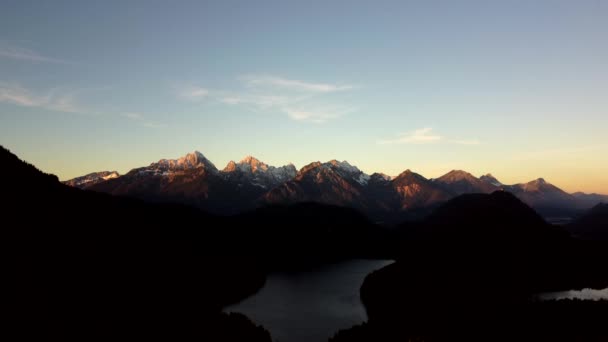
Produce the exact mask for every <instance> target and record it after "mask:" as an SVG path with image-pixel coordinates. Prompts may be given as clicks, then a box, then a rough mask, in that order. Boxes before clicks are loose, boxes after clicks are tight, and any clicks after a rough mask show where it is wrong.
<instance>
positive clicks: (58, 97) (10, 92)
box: [0, 82, 89, 114]
mask: <svg viewBox="0 0 608 342" xmlns="http://www.w3.org/2000/svg"><path fill="white" fill-rule="evenodd" d="M0 103H9V104H13V105H17V106H22V107H33V108H42V109H46V110H51V111H57V112H65V113H78V114H88V113H89V112H88V111H86V110H84V109H83V108H81V107H80V106H79V105H78V104H77V103H76V99H75V96H74V93H73V92H60V91H59V90H57V89H54V90H50V91H48V92H46V93H45V94H44V95H40V94H35V93H34V92H33V91H31V90H29V89H26V88H23V87H21V86H19V85H13V84H6V83H1V82H0Z"/></svg>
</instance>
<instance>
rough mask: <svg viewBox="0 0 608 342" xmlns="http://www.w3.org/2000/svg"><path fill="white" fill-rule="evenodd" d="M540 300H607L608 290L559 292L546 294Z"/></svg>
mask: <svg viewBox="0 0 608 342" xmlns="http://www.w3.org/2000/svg"><path fill="white" fill-rule="evenodd" d="M539 297H540V299H541V300H560V299H581V300H608V288H606V289H599V290H596V289H582V290H571V291H560V292H547V293H543V294H541V295H540V296H539Z"/></svg>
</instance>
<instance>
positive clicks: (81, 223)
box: [0, 148, 270, 341]
mask: <svg viewBox="0 0 608 342" xmlns="http://www.w3.org/2000/svg"><path fill="white" fill-rule="evenodd" d="M0 161H1V163H0V164H1V165H2V168H1V169H0V170H1V171H0V172H1V173H2V174H0V179H1V180H2V183H3V184H2V188H3V198H4V200H3V204H2V211H1V213H2V214H1V215H2V219H3V222H4V223H3V225H2V235H3V239H2V241H3V245H4V246H3V252H4V255H5V256H6V259H5V261H6V268H4V274H3V278H4V279H5V282H4V284H5V287H4V290H3V291H4V297H5V300H3V303H4V304H3V305H2V310H3V311H5V317H9V318H10V321H9V322H8V323H9V324H8V326H9V327H11V328H12V329H14V332H15V333H17V332H18V334H19V335H18V336H21V337H22V338H23V339H28V340H29V339H37V340H40V339H45V340H51V339H52V340H115V339H122V340H124V339H133V340H135V339H137V340H140V339H149V338H154V339H158V338H165V339H167V340H176V339H195V338H196V339H202V340H216V341H242V340H250V341H270V337H269V335H268V333H267V332H266V331H264V330H263V329H262V328H256V327H255V326H254V325H253V324H252V323H251V322H249V321H248V320H247V319H246V318H244V317H242V316H238V315H225V314H221V313H220V309H221V307H222V306H224V305H226V304H228V303H232V302H235V301H237V300H240V299H241V298H244V297H246V296H248V295H249V294H251V293H253V292H255V291H256V290H257V289H258V288H260V287H261V286H262V284H263V282H264V273H263V270H261V269H260V267H259V265H258V264H257V263H256V261H255V260H252V259H251V258H244V257H239V256H238V255H236V254H230V253H226V254H225V255H220V254H217V253H216V254H213V253H206V251H205V250H201V249H200V246H201V245H204V243H205V239H206V235H207V234H206V231H208V230H212V229H213V228H214V227H215V226H216V225H217V224H218V222H217V220H216V219H215V218H214V217H212V216H209V215H206V214H204V213H202V212H200V211H198V210H195V209H191V208H188V207H184V206H178V205H149V204H145V203H143V202H140V201H138V200H131V199H124V198H118V197H113V196H110V195H105V194H100V193H93V192H89V191H82V190H79V189H76V188H71V187H68V186H66V185H63V184H61V183H59V182H58V180H57V177H55V176H53V175H48V174H44V173H42V172H40V171H38V170H37V169H36V168H34V167H33V166H32V165H29V164H27V163H25V162H22V161H20V160H19V159H18V158H17V157H16V156H15V155H13V154H11V153H10V152H9V151H8V150H6V149H4V148H2V149H1V150H0ZM13 336H17V335H13Z"/></svg>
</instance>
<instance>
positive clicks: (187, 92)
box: [177, 85, 209, 102]
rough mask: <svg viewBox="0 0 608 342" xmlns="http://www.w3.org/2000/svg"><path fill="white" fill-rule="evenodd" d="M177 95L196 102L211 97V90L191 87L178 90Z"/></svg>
mask: <svg viewBox="0 0 608 342" xmlns="http://www.w3.org/2000/svg"><path fill="white" fill-rule="evenodd" d="M177 95H178V96H179V97H180V98H182V99H184V100H187V101H193V102H196V101H201V100H203V99H204V98H206V97H207V96H209V90H207V89H206V88H202V87H198V86H193V85H189V86H185V87H180V88H178V90H177Z"/></svg>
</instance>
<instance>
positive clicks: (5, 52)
mask: <svg viewBox="0 0 608 342" xmlns="http://www.w3.org/2000/svg"><path fill="white" fill-rule="evenodd" d="M0 57H2V58H9V59H15V60H20V61H27V62H34V63H55V64H73V63H72V62H70V61H66V60H63V59H58V58H53V57H48V56H44V55H41V54H40V53H38V52H36V51H33V50H30V49H26V48H22V47H17V46H11V45H5V44H0Z"/></svg>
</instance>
